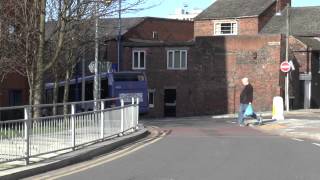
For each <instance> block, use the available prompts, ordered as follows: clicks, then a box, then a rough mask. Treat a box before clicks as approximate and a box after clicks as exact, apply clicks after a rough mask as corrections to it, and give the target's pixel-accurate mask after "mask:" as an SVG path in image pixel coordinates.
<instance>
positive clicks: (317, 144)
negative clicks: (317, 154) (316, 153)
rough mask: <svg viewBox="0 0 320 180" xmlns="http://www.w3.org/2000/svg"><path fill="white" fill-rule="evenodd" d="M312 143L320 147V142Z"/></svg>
mask: <svg viewBox="0 0 320 180" xmlns="http://www.w3.org/2000/svg"><path fill="white" fill-rule="evenodd" d="M312 144H313V145H316V146H319V147H320V144H319V143H312Z"/></svg>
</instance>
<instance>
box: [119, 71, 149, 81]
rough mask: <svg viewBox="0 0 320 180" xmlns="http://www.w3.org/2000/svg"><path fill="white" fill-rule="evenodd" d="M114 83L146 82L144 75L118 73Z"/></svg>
mask: <svg viewBox="0 0 320 180" xmlns="http://www.w3.org/2000/svg"><path fill="white" fill-rule="evenodd" d="M113 79H114V81H145V77H144V75H143V74H136V73H118V74H114V75H113Z"/></svg>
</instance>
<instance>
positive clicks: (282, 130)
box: [229, 109, 320, 142]
mask: <svg viewBox="0 0 320 180" xmlns="http://www.w3.org/2000/svg"><path fill="white" fill-rule="evenodd" d="M257 114H261V115H262V117H263V124H262V125H258V124H257V123H256V121H255V120H247V123H248V125H249V126H250V127H252V128H254V129H256V130H260V131H263V132H265V133H269V134H274V135H280V136H285V137H290V138H296V139H306V140H312V141H317V142H319V141H320V109H305V110H292V111H289V112H285V114H284V117H285V119H284V120H272V119H271V112H267V113H257ZM229 117H236V116H234V115H230V116H229Z"/></svg>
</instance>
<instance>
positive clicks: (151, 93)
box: [148, 89, 156, 108]
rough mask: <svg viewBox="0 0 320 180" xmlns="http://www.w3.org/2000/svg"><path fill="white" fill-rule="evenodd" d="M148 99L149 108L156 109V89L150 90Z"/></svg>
mask: <svg viewBox="0 0 320 180" xmlns="http://www.w3.org/2000/svg"><path fill="white" fill-rule="evenodd" d="M148 92H149V93H148V99H149V107H150V108H154V96H155V92H156V90H155V89H149V90H148Z"/></svg>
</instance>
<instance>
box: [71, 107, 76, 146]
mask: <svg viewBox="0 0 320 180" xmlns="http://www.w3.org/2000/svg"><path fill="white" fill-rule="evenodd" d="M75 112H76V105H75V104H71V138H72V150H75V147H76V126H75V117H74V116H75V115H74V114H75Z"/></svg>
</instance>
